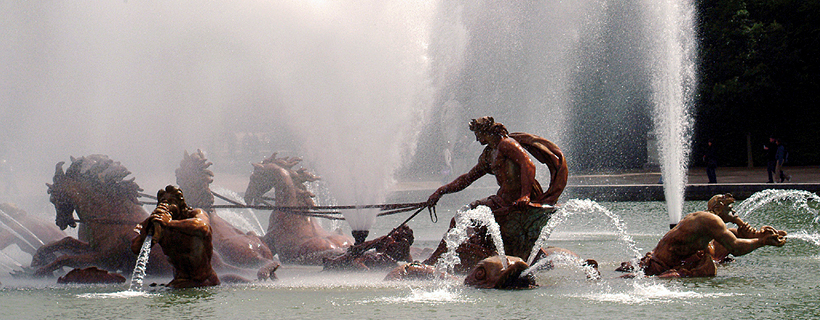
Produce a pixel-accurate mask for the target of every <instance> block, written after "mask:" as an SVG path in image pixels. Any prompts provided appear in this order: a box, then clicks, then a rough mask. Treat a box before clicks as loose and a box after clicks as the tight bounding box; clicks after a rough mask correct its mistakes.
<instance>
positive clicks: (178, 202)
mask: <svg viewBox="0 0 820 320" xmlns="http://www.w3.org/2000/svg"><path fill="white" fill-rule="evenodd" d="M157 202H158V203H159V204H167V205H169V208H170V210H171V215H172V216H173V218H174V219H186V218H189V217H188V216H187V214H188V212H189V211H190V209H191V208H190V207H188V204H186V203H185V197H183V196H182V189H180V188H178V187H176V186H173V185H170V184H169V185H168V186H166V187H165V189H159V191H157Z"/></svg>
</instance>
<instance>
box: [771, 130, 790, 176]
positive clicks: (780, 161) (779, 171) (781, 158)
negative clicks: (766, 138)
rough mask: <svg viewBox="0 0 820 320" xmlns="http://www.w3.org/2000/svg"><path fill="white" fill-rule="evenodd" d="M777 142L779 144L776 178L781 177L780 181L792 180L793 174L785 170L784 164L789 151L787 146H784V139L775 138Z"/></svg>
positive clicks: (776, 154) (776, 158)
mask: <svg viewBox="0 0 820 320" xmlns="http://www.w3.org/2000/svg"><path fill="white" fill-rule="evenodd" d="M775 144H777V151H775V156H774V158H775V170H774V171H775V178H777V179H780V183H783V182H784V181H791V180H792V176H790V175H788V174H786V173H785V172H783V164H784V163H786V160H787V158H788V157H787V156H786V155H787V154H788V153H787V152H786V147H785V146H783V141H782V140H780V139H775Z"/></svg>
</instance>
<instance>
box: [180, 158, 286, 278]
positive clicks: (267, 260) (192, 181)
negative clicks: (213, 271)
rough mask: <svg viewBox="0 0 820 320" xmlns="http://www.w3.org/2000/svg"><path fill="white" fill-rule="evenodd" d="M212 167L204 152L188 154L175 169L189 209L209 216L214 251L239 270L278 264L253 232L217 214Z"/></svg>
mask: <svg viewBox="0 0 820 320" xmlns="http://www.w3.org/2000/svg"><path fill="white" fill-rule="evenodd" d="M211 165H213V163H212V162H209V161H208V160H207V159H206V158H205V155H204V154H203V153H202V151H201V150H197V152H195V153H192V154H188V152H187V151H186V152H185V154H184V156H183V159H182V161H180V163H179V168H177V169H176V179H177V184H178V185H179V187H180V189H182V191H183V192H184V194H185V201H186V202H187V203H188V205H190V206H191V207H194V208H201V209H203V210H205V212H207V213H208V216H209V217H210V219H211V230H212V232H213V245H214V249H216V251H217V253H218V254H219V255H220V256H221V257H222V261H224V262H225V263H229V264H232V265H235V266H239V267H247V268H255V267H261V266H265V265H269V264H271V263H276V262H274V261H273V253H271V250H270V249H269V248H268V246H267V245H265V244H264V243H263V242H262V240H261V239H260V238H259V236H258V235H256V234H255V233H254V232H253V231H249V232H247V233H243V232H242V230H239V229H237V228H236V227H234V226H233V225H231V224H230V223H229V222H228V221H225V220H224V219H222V218H221V217H220V216H219V215H218V214H217V212H216V209H214V207H213V205H214V194H213V192H212V191H211V188H210V184H211V183H212V182H213V181H214V179H213V176H214V174H213V172H212V171H211V170H209V169H208V167H210V166H211ZM277 265H278V264H277Z"/></svg>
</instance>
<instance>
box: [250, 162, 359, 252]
mask: <svg viewBox="0 0 820 320" xmlns="http://www.w3.org/2000/svg"><path fill="white" fill-rule="evenodd" d="M301 161H302V159H300V158H291V157H284V158H276V153H274V154H273V155H271V156H270V157H268V158H267V159H265V160H263V161H262V162H260V163H254V164H253V167H254V169H253V173H252V174H251V176H250V180H249V182H248V188H247V190H246V191H245V203H247V204H248V205H254V204H264V203H265V201H264V200H263V199H262V196H263V195H264V194H265V193H267V192H268V191H270V190H271V189H274V192H275V199H276V205H277V206H278V207H302V208H305V207H314V206H315V204H314V202H313V197H314V196H315V195H314V194H313V193H311V192H310V191H308V190H307V187H306V186H305V183H307V182H312V181H317V180H319V179H320V177H318V176H316V175H314V174H312V173H309V172H307V170H306V169H304V168H301V169H298V170H293V167H294V166H295V165H296V164H298V163H299V162H301ZM263 241H264V242H265V243H266V244H267V245H268V247H269V248H271V249H272V250H275V251H276V252H277V253H278V254H279V257H280V258H282V259H283V260H284V261H289V262H296V263H304V264H320V263H322V258H325V257H332V256H337V255H339V254H341V253H343V252H344V248H347V247H350V246H351V245H352V244H353V238H351V237H349V236H346V235H343V234H341V233H331V232H328V231H326V230H325V229H324V228H322V226H320V225H319V224H318V222H317V221H316V220H315V218H311V217H307V216H302V215H297V214H293V213H287V212H284V211H282V210H274V211H273V212H272V213H271V216H270V219H269V222H268V230H267V234H265V237H263Z"/></svg>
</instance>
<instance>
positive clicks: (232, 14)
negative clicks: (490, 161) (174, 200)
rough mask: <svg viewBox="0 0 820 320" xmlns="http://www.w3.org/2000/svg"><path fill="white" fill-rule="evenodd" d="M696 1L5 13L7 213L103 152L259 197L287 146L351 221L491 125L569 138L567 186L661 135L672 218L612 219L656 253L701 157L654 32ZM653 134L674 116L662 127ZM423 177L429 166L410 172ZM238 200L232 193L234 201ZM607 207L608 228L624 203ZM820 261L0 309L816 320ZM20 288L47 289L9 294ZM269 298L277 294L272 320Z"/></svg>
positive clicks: (613, 165) (567, 241) (286, 279)
mask: <svg viewBox="0 0 820 320" xmlns="http://www.w3.org/2000/svg"><path fill="white" fill-rule="evenodd" d="M689 5H690V2H688V1H685V2H684V1H682V2H677V3H676V2H669V1H662V2H657V1H653V2H650V1H649V0H633V1H615V2H613V1H604V0H580V1H546V2H544V1H528V2H503V1H494V2H490V1H428V2H423V3H419V2H417V1H412V2H411V1H393V0H391V1H344V0H343V1H321V0H305V1H278V2H263V1H243V2H213V1H210V2H198V1H195V2H194V3H184V4H183V3H173V2H171V3H161V4H160V3H154V2H144V1H143V2H140V1H127V2H124V1H99V2H94V3H93V5H85V6H82V5H81V6H78V5H72V4H71V3H67V2H60V1H56V2H55V1H50V2H37V1H33V2H32V1H17V2H9V3H7V4H4V5H3V6H2V8H3V10H0V17H2V18H3V19H0V21H3V22H2V23H3V25H4V26H5V27H7V28H6V29H5V30H7V31H8V32H7V35H8V37H7V38H6V39H8V40H7V42H6V46H5V47H4V48H7V49H6V50H0V62H2V64H0V65H2V66H4V68H5V70H6V71H7V72H2V73H0V78H2V79H3V81H0V83H4V84H6V85H4V86H3V90H0V105H2V106H3V107H2V108H0V117H2V119H13V120H14V121H9V122H8V123H4V126H2V127H0V144H2V145H3V148H2V150H3V151H4V152H5V150H12V152H11V153H10V154H9V153H6V154H3V155H2V156H3V158H4V159H7V160H8V161H10V162H12V163H13V164H14V165H15V166H14V167H15V169H16V170H17V171H16V176H17V177H18V178H17V180H16V181H17V182H19V183H18V186H17V187H18V188H19V190H20V191H19V192H18V193H17V194H19V195H24V198H17V199H12V200H15V201H14V202H16V203H21V204H23V205H25V206H33V207H45V205H42V204H43V203H46V201H47V198H46V196H47V195H46V194H45V193H44V190H43V186H42V185H43V182H46V181H49V179H50V178H51V175H52V170H53V165H54V162H55V161H56V160H57V159H65V158H67V157H68V156H69V155H74V156H78V155H84V154H95V153H100V154H107V155H109V156H110V157H111V158H113V159H119V160H120V161H122V162H123V164H124V165H125V166H127V167H128V168H129V169H130V170H131V171H132V174H133V176H135V177H137V178H138V179H139V180H140V182H141V183H140V185H141V186H143V187H144V188H145V189H146V190H155V189H157V188H160V187H162V186H165V185H166V184H168V183H169V182H171V181H173V176H171V175H170V174H167V173H170V172H173V169H174V168H175V166H176V164H177V163H178V157H179V154H180V153H181V152H182V150H185V149H188V150H193V149H196V148H202V149H203V150H206V151H208V152H209V154H210V155H211V157H210V158H211V159H212V161H213V162H214V163H215V164H216V167H215V168H214V170H215V176H216V177H220V178H221V177H223V175H226V176H227V175H230V176H231V177H239V178H235V180H242V182H245V181H247V180H245V179H246V178H247V174H248V170H249V169H250V165H249V164H248V162H249V161H258V160H259V159H262V158H263V157H265V156H268V155H270V154H271V153H272V152H274V151H280V154H281V155H289V156H301V157H303V158H304V159H305V166H306V167H308V168H310V169H311V170H313V171H315V172H316V174H318V175H321V176H323V178H324V180H323V181H324V182H326V183H327V189H328V190H329V191H330V192H329V193H330V194H332V195H333V197H334V198H335V199H336V201H337V202H338V204H341V205H362V204H372V203H380V202H381V200H382V199H383V197H384V195H385V194H386V193H387V190H389V189H390V187H391V185H393V182H394V181H392V179H394V176H393V175H392V173H393V171H394V170H395V169H396V168H406V170H405V171H404V172H406V175H405V176H403V177H402V178H405V177H410V178H413V179H415V180H412V179H409V180H411V182H415V181H422V182H424V181H431V180H432V181H436V180H435V179H438V178H440V175H433V174H432V173H431V172H439V173H440V172H441V170H440V168H441V162H442V161H439V160H441V158H442V157H443V155H446V154H447V153H446V152H444V150H442V149H444V148H445V147H446V148H452V150H450V149H448V150H447V151H449V152H450V155H451V156H452V158H453V161H452V163H453V166H454V169H453V170H454V171H458V168H459V163H460V161H461V162H464V161H462V160H464V159H469V162H473V161H474V160H475V158H476V156H477V153H478V152H480V148H477V147H474V146H470V147H469V148H462V149H466V151H462V150H459V148H461V147H459V146H458V144H457V143H456V142H457V141H460V140H461V138H462V135H463V134H464V133H466V132H465V131H466V123H467V120H468V119H470V118H475V117H479V116H485V115H491V116H494V117H495V118H496V119H498V120H499V121H501V122H503V123H505V124H506V125H507V126H508V127H509V128H510V129H511V130H514V131H524V132H532V133H536V134H539V135H541V136H543V137H545V138H548V139H550V140H552V141H555V142H556V143H557V144H558V145H560V146H561V147H562V150H564V151H565V152H566V154H567V158H568V159H571V162H572V167H571V170H576V169H577V170H598V169H601V170H603V169H620V168H625V167H626V168H636V167H640V166H641V165H642V164H643V163H644V161H643V159H642V158H643V155H642V152H643V151H642V150H645V148H642V143H643V142H642V141H643V140H644V137H646V135H647V133H650V131H651V130H652V131H651V132H652V133H653V134H654V135H657V136H658V139H659V140H661V141H664V139H667V140H666V141H668V143H667V142H661V145H663V147H662V148H663V149H662V154H663V155H664V159H668V160H664V162H663V163H662V166H663V170H664V172H663V175H664V182H665V183H666V189H667V190H668V192H669V193H668V194H667V199H668V200H669V204H668V208H666V209H661V208H658V205H656V204H655V203H651V202H638V203H634V204H630V205H629V206H628V209H623V210H621V212H620V214H618V216H620V217H621V218H622V219H623V224H624V225H629V227H630V228H629V229H630V231H632V232H636V231H637V232H638V234H637V235H634V234H633V236H634V241H635V248H638V247H651V246H653V245H654V244H655V243H656V242H657V239H658V238H659V237H660V236H662V235H663V234H664V233H665V232H666V231H667V230H666V224H667V222H668V223H675V222H677V219H679V218H680V213H681V212H682V210H680V209H679V208H678V207H679V206H681V205H682V203H683V197H682V196H681V197H677V195H682V190H683V189H682V186H683V185H685V181H683V180H682V179H684V178H685V176H682V177H680V179H679V178H675V177H674V174H675V172H677V171H678V170H680V168H685V167H686V165H685V159H686V158H687V156H686V154H685V151H686V150H687V149H688V148H687V147H686V145H685V143H682V142H681V141H686V140H687V139H686V136H687V135H688V133H687V131H688V127H687V126H688V125H690V124H689V121H691V120H687V119H688V118H687V117H688V112H687V111H685V108H684V106H685V103H679V102H680V101H686V99H688V98H687V97H688V96H689V94H691V92H690V91H687V90H690V89H686V88H691V87H689V85H691V81H692V79H693V78H691V77H689V75H688V74H687V73H686V72H678V71H676V70H681V68H684V67H686V66H688V65H687V64H688V63H691V60H686V58H685V57H687V56H689V54H690V53H691V51H688V50H691V48H692V47H682V46H678V45H676V43H678V44H679V43H681V42H683V43H685V42H686V41H690V40H685V39H688V38H686V37H679V36H678V35H662V34H659V32H662V31H665V30H669V29H670V28H666V27H664V26H665V25H666V24H665V23H666V22H667V21H681V20H682V21H689V22H691V20H687V19H691V17H692V16H691V12H690V11H687V10H689V9H687V8H690V6H689ZM645 8H648V9H645ZM673 9H675V10H682V11H683V13H682V14H679V13H675V11H674V10H673ZM672 29H675V28H672ZM681 29H682V30H683V29H684V28H681ZM686 32H691V30H687V31H686ZM655 40H657V41H658V42H655ZM660 41H669V42H666V43H661V42H660ZM686 48H689V49H686ZM684 53H685V54H684ZM684 69H685V68H684ZM687 70H691V69H687ZM682 84H684V85H686V86H684V85H682ZM662 93H663V95H662ZM445 105H446V106H447V107H446V108H444V107H441V108H440V106H445ZM441 109H446V110H448V111H447V112H444V111H443V110H441ZM653 117H654V118H655V119H656V120H657V121H659V123H658V124H655V125H654V126H653V125H650V123H651V122H652V121H651V119H652V118H653ZM663 119H671V120H670V121H668V122H667V121H664V122H663V123H660V121H661V120H663ZM451 129H452V130H451ZM419 130H421V131H419ZM250 136H253V137H258V138H259V139H258V140H257V141H256V142H255V144H254V143H251V142H253V140H252V139H249V140H247V141H248V142H249V144H248V146H253V147H247V148H246V147H245V145H244V144H242V142H243V139H244V138H245V137H250ZM636 137H638V138H636ZM467 138H468V139H467V141H469V140H470V139H469V138H470V137H469V136H468V137H467ZM461 142H464V141H461ZM450 143H452V144H450ZM677 148H680V149H677ZM455 150H459V151H458V152H453V151H455ZM675 150H678V151H675ZM254 152H255V153H256V154H250V153H254ZM470 152H473V153H474V154H470ZM413 155H415V156H413ZM411 160H412V161H413V164H415V165H407V166H404V165H405V164H406V162H409V161H411ZM597 164H600V165H597ZM462 169H464V168H462ZM544 173H545V172H544V170H540V174H542V175H543V174H544ZM431 178H435V179H431ZM539 179H540V180H541V181H546V179H543V176H542V177H539ZM237 184H239V185H241V183H237ZM235 185H236V184H226V186H228V187H229V188H230V189H233V190H239V188H235V187H234V186H235ZM403 187H406V186H403ZM478 187H479V188H480V187H481V186H480V185H479V186H478ZM240 188H241V187H240ZM482 194H486V193H482ZM0 196H2V197H7V195H6V194H2V195H0ZM567 199H568V198H564V199H562V200H561V201H562V202H567V203H570V202H569V201H567ZM0 200H2V201H7V200H6V199H5V198H4V199H0ZM423 200H424V199H418V200H416V201H423ZM577 201H581V200H577ZM463 204H464V203H458V204H446V203H442V204H441V208H439V212H440V213H441V212H455V211H456V209H457V208H458V207H459V206H461V205H463ZM599 205H600V206H601V207H604V208H607V209H609V211H612V212H616V211H617V210H618V209H613V208H617V207H618V206H619V204H618V203H601V204H599ZM49 208H51V207H49ZM567 209H569V208H565V209H564V210H567ZM590 210H593V211H594V212H601V210H599V209H597V208H590ZM768 215H771V216H772V217H773V218H774V217H782V216H785V215H786V214H785V213H782V212H780V211H777V210H773V212H770V213H768ZM598 216H599V215H597V214H596V217H598ZM659 216H663V217H662V219H661V218H658V217H659ZM667 216H668V218H667ZM349 217H350V219H349V221H348V222H353V223H352V224H351V229H356V230H357V231H364V230H363V229H370V230H371V231H370V233H371V234H384V233H386V232H387V230H390V229H391V228H392V227H394V226H395V225H396V224H397V223H385V224H389V226H386V225H382V222H381V221H382V220H374V219H373V218H372V217H373V214H372V213H368V212H364V211H362V212H361V213H358V214H356V213H354V214H352V215H350V216H349ZM556 218H558V216H556ZM357 219H360V221H354V220H357ZM384 219H389V218H384ZM398 219H399V221H400V219H402V218H398ZM262 220H263V223H264V219H262ZM420 220H421V219H416V220H413V221H411V222H410V223H411V224H412V227H413V228H414V230H415V231H417V234H418V235H419V238H418V240H419V242H420V243H423V242H424V240H427V241H428V242H429V241H431V240H432V239H434V238H435V240H438V239H440V238H439V237H440V236H441V234H442V233H443V231H444V230H443V228H446V225H442V224H437V225H432V224H429V223H428V222H426V221H420ZM667 220H668V221H667ZM251 221H253V220H251ZM556 222H557V221H556ZM425 223H428V224H425ZM252 226H253V227H254V228H256V227H257V226H256V225H255V224H253V225H252ZM561 226H562V227H563V226H564V225H561ZM659 226H662V228H661V227H659ZM553 228H554V226H553ZM263 230H264V229H263ZM789 231H791V230H789ZM548 235H550V236H551V237H550V239H549V240H550V244H557V245H559V246H561V247H568V248H569V249H572V250H574V251H577V252H579V253H583V254H585V255H586V254H589V253H594V254H596V256H595V258H596V259H597V260H599V261H600V262H602V264H601V265H602V270H606V271H604V272H608V270H607V267H608V266H609V267H611V266H613V265H616V264H617V263H618V262H620V261H623V259H624V257H623V252H613V251H614V250H611V247H612V246H617V247H619V248H620V247H624V246H625V245H624V242H623V241H624V240H623V239H621V238H620V237H619V238H618V239H614V240H613V239H611V237H609V236H601V235H599V234H596V233H591V232H585V233H584V232H575V233H569V234H568V235H564V237H566V238H561V237H556V235H554V234H552V233H551V232H550V233H548ZM562 235H563V234H562ZM808 235H811V233H808ZM435 240H433V241H435ZM629 250H632V249H629ZM630 254H631V252H630ZM816 255H817V252H816V250H815V248H798V249H795V250H793V251H792V252H791V256H790V257H789V259H782V258H780V257H777V256H773V255H771V254H767V252H766V251H761V252H760V253H755V255H754V256H753V257H751V258H749V259H750V260H751V259H756V260H761V261H762V262H761V263H738V264H735V265H731V266H729V267H727V268H724V270H722V271H724V272H725V273H726V274H727V275H728V276H726V277H722V278H721V279H716V280H715V279H692V280H689V281H686V282H674V281H673V282H661V281H655V280H635V281H629V282H625V281H622V280H621V279H613V278H614V277H613V276H612V274H605V275H604V277H603V280H601V281H600V282H599V283H596V284H590V283H587V282H586V281H584V282H582V283H575V282H573V280H572V279H561V278H558V279H554V278H551V276H549V275H539V279H538V280H539V283H542V284H545V285H543V286H542V288H540V289H536V290H528V291H517V292H493V293H491V295H488V293H486V292H482V291H478V290H472V289H463V288H459V287H456V288H454V289H452V290H451V289H447V290H444V292H442V291H441V286H440V284H437V283H434V284H429V283H420V282H409V283H400V284H395V283H385V282H383V281H381V279H382V277H383V274H359V273H356V274H347V273H341V274H330V273H320V272H318V270H317V269H315V268H314V269H311V268H310V267H292V266H283V267H282V269H281V270H279V271H277V273H278V275H279V277H280V280H279V281H278V282H276V283H266V284H259V285H252V286H231V285H225V286H221V287H216V288H208V289H203V290H184V291H178V292H171V293H167V292H161V293H158V294H157V295H153V296H151V297H143V296H137V297H134V298H129V300H128V301H127V303H123V301H122V300H118V301H112V300H116V299H108V298H105V297H97V296H87V295H86V294H87V293H95V292H100V291H108V290H111V287H110V286H102V287H97V286H91V287H87V286H78V287H54V284H53V281H50V280H53V279H50V280H49V279H46V280H38V279H17V278H13V277H8V276H4V277H2V282H3V285H4V286H5V287H4V288H3V294H4V298H3V299H1V300H0V309H3V310H4V316H6V317H9V318H53V317H55V316H61V317H65V316H68V317H69V318H79V317H83V318H108V317H111V314H121V315H122V314H126V315H128V314H133V311H134V310H140V311H139V312H138V314H139V316H140V317H143V318H160V317H162V318H168V317H175V316H179V317H183V318H194V317H197V318H228V317H237V315H240V316H241V315H246V314H251V313H252V314H254V316H256V317H260V318H274V317H282V312H285V313H286V314H287V315H286V317H294V318H296V317H301V318H308V317H310V318H319V317H339V315H344V316H345V317H362V318H372V317H390V318H400V317H407V315H408V314H409V313H408V312H413V315H414V316H421V317H434V316H436V317H440V316H441V315H442V313H441V312H442V311H441V310H446V315H447V316H451V317H455V318H476V317H483V316H492V317H498V316H499V315H501V316H502V317H505V316H509V315H510V314H513V315H515V316H517V317H533V318H538V317H543V315H544V314H550V315H551V316H554V317H570V318H572V317H575V318H577V317H578V316H579V315H592V316H593V317H595V316H596V315H598V316H600V315H611V314H618V315H622V316H625V317H634V316H642V315H646V314H661V316H662V317H665V318H682V317H690V318H691V317H696V318H697V317H708V316H710V312H712V311H713V310H714V309H715V308H724V309H727V310H728V309H736V310H747V311H749V312H752V313H755V314H766V315H770V316H771V317H780V316H785V317H789V316H793V315H795V314H801V315H805V316H806V317H817V316H820V314H818V313H817V311H816V303H815V302H816V279H817V276H816V274H818V272H819V271H820V270H817V264H816ZM610 269H611V268H610ZM750 274H753V275H751V276H750ZM811 279H815V280H811ZM752 283H754V284H752ZM758 283H760V284H762V285H759V286H758V285H757V284H758ZM14 287H35V288H33V289H30V290H7V288H14ZM647 288H648V289H650V290H644V289H647ZM727 288H728V289H727ZM636 291H640V292H636ZM418 292H422V293H427V294H418ZM601 292H603V293H601ZM431 293H432V294H431ZM263 296H275V297H276V299H266V300H265V301H264V304H263V305H260V303H259V301H260V300H259V298H260V297H263ZM407 296H411V298H409V299H408V298H407ZM413 296H423V297H422V298H412V297H413ZM488 297H491V298H490V299H488ZM635 297H637V298H638V299H634V298H635ZM760 297H773V298H781V299H784V300H785V301H772V300H768V299H761V298H760ZM630 298H633V299H630ZM488 301H491V304H492V305H491V306H489V307H488V306H487V302H488ZM599 301H605V303H595V302H599ZM589 302H593V303H589ZM773 302H774V303H773ZM781 302H783V303H781ZM33 305H36V306H37V307H36V308H32V307H31V306H33ZM773 305H775V306H776V307H772V306H773ZM363 306H366V307H363ZM778 306H787V307H778ZM374 310H375V311H374ZM373 312H379V314H374V313H373Z"/></svg>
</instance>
